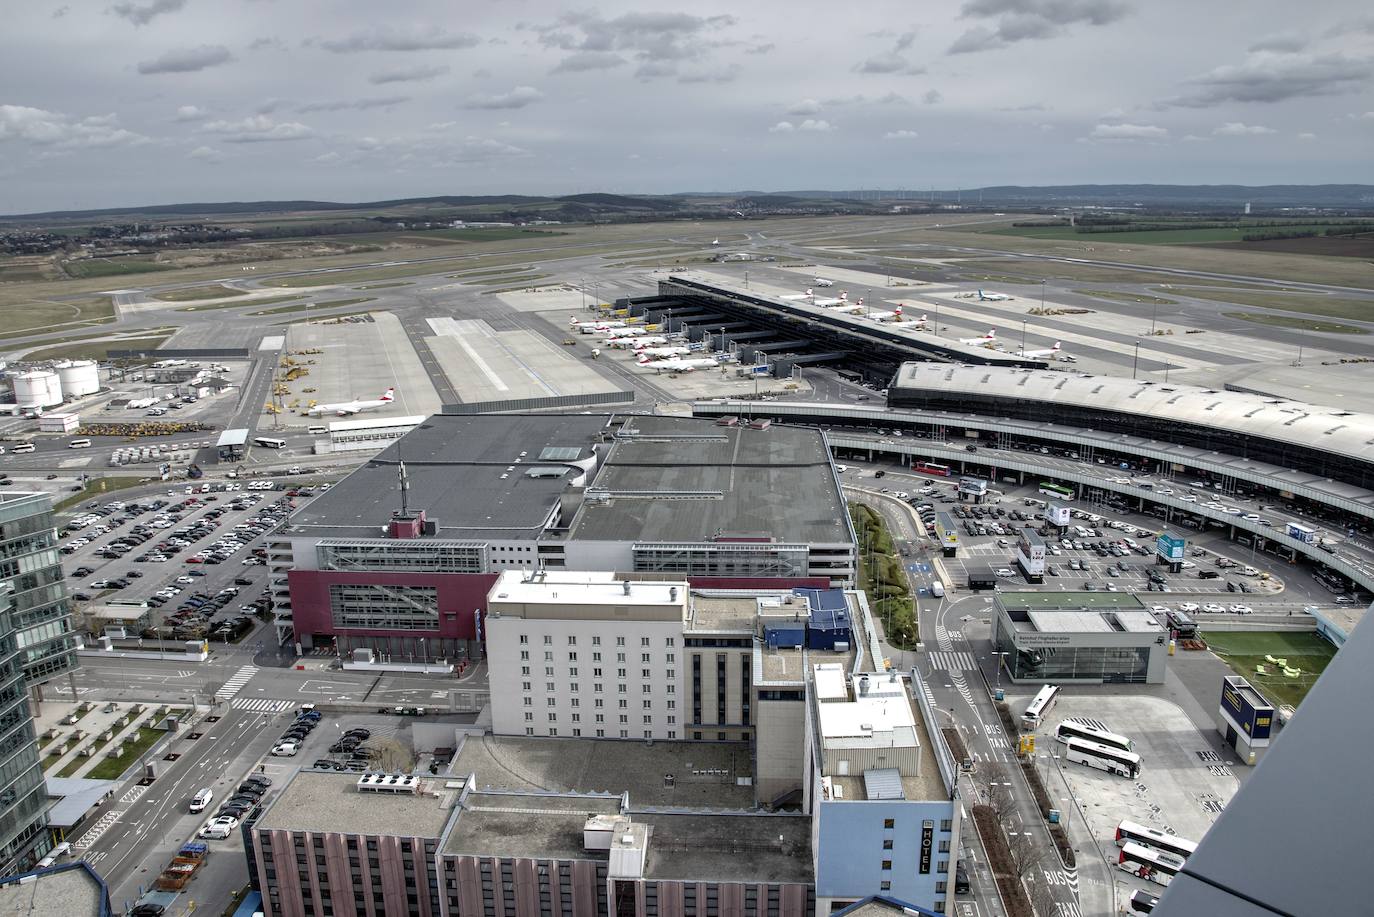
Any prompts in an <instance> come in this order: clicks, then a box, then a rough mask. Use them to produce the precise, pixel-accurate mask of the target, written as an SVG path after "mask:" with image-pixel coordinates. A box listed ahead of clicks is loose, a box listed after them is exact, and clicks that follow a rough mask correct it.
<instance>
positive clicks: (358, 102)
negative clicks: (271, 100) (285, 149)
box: [296, 96, 410, 115]
mask: <svg viewBox="0 0 1374 917" xmlns="http://www.w3.org/2000/svg"><path fill="white" fill-rule="evenodd" d="M409 101H410V96H382V97H380V98H372V99H340V100H337V101H332V102H306V103H305V104H303V105H299V106H297V107H296V111H297V112H298V113H300V114H303V115H304V114H308V113H309V112H312V111H367V110H368V109H370V108H392V107H394V106H397V105H400V104H401V103H403V102H409Z"/></svg>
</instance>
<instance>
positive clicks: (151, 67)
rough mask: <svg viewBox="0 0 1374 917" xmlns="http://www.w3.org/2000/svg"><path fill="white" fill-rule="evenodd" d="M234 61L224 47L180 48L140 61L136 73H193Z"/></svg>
mask: <svg viewBox="0 0 1374 917" xmlns="http://www.w3.org/2000/svg"><path fill="white" fill-rule="evenodd" d="M233 59H234V55H232V54H230V53H229V49H228V48H226V47H225V46H224V45H200V46H198V47H195V48H182V49H179V50H175V51H168V52H167V53H165V54H163V55H162V56H161V57H156V58H154V59H152V60H145V61H141V62H140V63H139V65H138V72H139V73H142V74H145V75H148V74H154V73H195V72H196V71H199V70H205V69H207V68H209V67H218V66H219V65H220V64H227V63H229V62H230V61H231V60H233Z"/></svg>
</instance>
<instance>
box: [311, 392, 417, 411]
mask: <svg viewBox="0 0 1374 917" xmlns="http://www.w3.org/2000/svg"><path fill="white" fill-rule="evenodd" d="M395 397H396V389H394V388H389V389H387V390H386V394H385V395H383V396H382V397H380V398H378V399H377V400H376V401H344V402H341V403H339V404H317V405H315V406H314V407H313V408H311V409H310V410H309V412H308V413H309V414H310V416H311V417H323V416H324V415H325V414H338V415H339V416H340V417H347V416H348V415H349V414H357V413H358V412H359V411H370V410H372V409H373V408H384V407H386V406H387V405H388V404H391V402H392V401H393V400H395Z"/></svg>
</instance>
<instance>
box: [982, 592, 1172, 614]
mask: <svg viewBox="0 0 1374 917" xmlns="http://www.w3.org/2000/svg"><path fill="white" fill-rule="evenodd" d="M997 601H998V603H999V604H1000V605H1001V606H1002V607H1003V608H1005V609H1007V611H1055V610H1057V609H1069V610H1074V609H1079V608H1093V609H1098V610H1101V609H1107V608H1117V609H1121V610H1123V611H1140V610H1143V609H1144V608H1145V603H1143V602H1141V601H1140V599H1138V598H1136V597H1135V596H1133V595H1131V594H1130V593H1128V592H999V593H997Z"/></svg>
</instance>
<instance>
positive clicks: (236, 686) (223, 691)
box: [215, 665, 258, 701]
mask: <svg viewBox="0 0 1374 917" xmlns="http://www.w3.org/2000/svg"><path fill="white" fill-rule="evenodd" d="M257 673H258V667H257V666H255V665H245V666H243V667H241V668H240V669H239V670H238V671H237V672H235V673H234V675H233V677H231V678H230V679H229V680H228V681H226V682H225V683H224V686H223V687H221V688H220V689H219V690H218V691H216V692H215V699H216V700H222V701H223V700H230V699H232V698H233V697H234V695H236V694H238V693H239V691H241V690H243V686H244V685H246V684H248V682H249V680H251V679H252V677H253V676H254V675H256V674H257Z"/></svg>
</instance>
